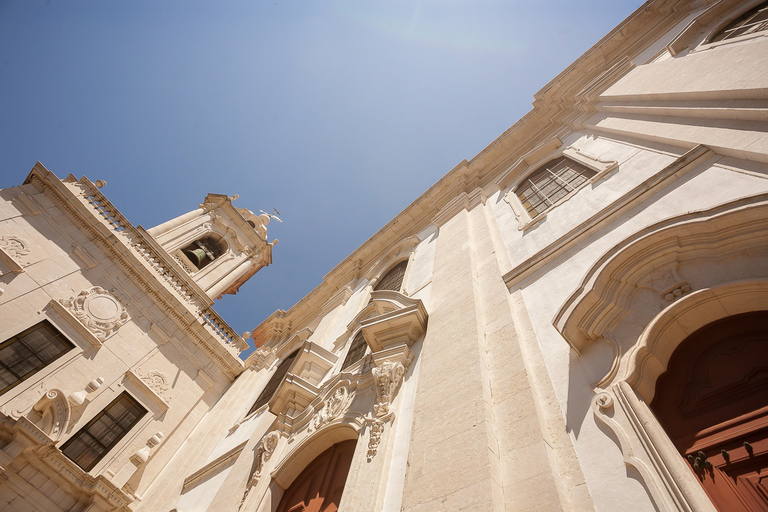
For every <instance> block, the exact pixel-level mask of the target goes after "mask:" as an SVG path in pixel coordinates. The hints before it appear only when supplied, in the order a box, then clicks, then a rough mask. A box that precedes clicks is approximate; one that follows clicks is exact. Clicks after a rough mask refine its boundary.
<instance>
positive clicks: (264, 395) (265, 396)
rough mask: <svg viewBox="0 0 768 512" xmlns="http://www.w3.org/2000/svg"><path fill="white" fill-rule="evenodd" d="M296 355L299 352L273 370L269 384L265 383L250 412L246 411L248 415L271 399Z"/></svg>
mask: <svg viewBox="0 0 768 512" xmlns="http://www.w3.org/2000/svg"><path fill="white" fill-rule="evenodd" d="M298 353H299V351H298V350H297V351H296V352H294V353H293V354H291V355H289V356H288V357H286V358H285V360H283V362H282V363H280V366H278V367H277V370H275V373H274V374H273V375H272V378H271V379H269V382H267V386H266V387H265V388H264V390H263V391H262V392H261V394H260V395H259V398H257V399H256V403H254V404H253V405H252V406H251V410H249V411H248V414H251V413H252V412H254V411H256V409H258V408H259V407H261V406H262V405H264V404H265V403H267V402H269V400H270V399H271V398H272V395H274V394H275V391H277V387H278V386H279V385H280V383H281V382H282V381H283V377H285V374H286V373H288V369H289V368H290V367H291V363H292V362H293V360H294V359H296V355H297V354H298ZM246 416H247V415H246Z"/></svg>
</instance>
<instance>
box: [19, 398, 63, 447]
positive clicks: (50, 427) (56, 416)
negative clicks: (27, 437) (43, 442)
mask: <svg viewBox="0 0 768 512" xmlns="http://www.w3.org/2000/svg"><path fill="white" fill-rule="evenodd" d="M70 415H71V409H70V406H69V404H68V403H67V399H66V398H65V395H64V393H63V392H61V391H60V390H58V389H51V390H49V391H47V392H46V393H45V394H43V396H42V397H40V400H38V401H37V403H36V404H35V406H34V407H33V411H31V412H30V415H29V416H31V417H29V420H30V421H32V422H33V423H35V424H36V425H37V426H38V427H40V430H42V431H43V432H45V433H46V434H47V435H48V437H50V438H51V439H52V440H53V441H58V440H59V439H60V438H61V436H62V434H63V433H64V432H65V431H66V429H67V426H68V425H69V418H70Z"/></svg>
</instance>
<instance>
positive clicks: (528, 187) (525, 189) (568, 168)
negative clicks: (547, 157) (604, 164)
mask: <svg viewBox="0 0 768 512" xmlns="http://www.w3.org/2000/svg"><path fill="white" fill-rule="evenodd" d="M595 174H597V173H596V172H595V171H593V170H592V169H589V168H588V167H585V166H583V165H581V164H580V163H578V162H574V161H573V160H571V159H570V158H567V157H564V156H563V157H560V158H558V159H556V160H552V161H551V162H547V163H546V164H544V165H543V166H541V167H540V168H538V169H537V170H536V171H534V172H533V173H532V174H530V175H529V176H528V177H527V178H525V179H524V180H523V181H522V182H521V183H520V185H518V187H517V196H518V197H519V198H520V202H522V203H523V206H524V207H525V209H526V210H528V213H529V214H530V216H531V218H533V217H536V216H537V215H538V214H540V213H542V212H544V211H545V210H547V209H549V208H550V207H551V206H553V205H554V204H555V203H557V202H558V201H559V200H560V199H562V198H563V197H565V196H567V195H568V194H570V193H571V192H573V191H574V190H576V189H577V188H579V187H580V186H581V185H583V184H584V183H586V181H587V180H588V179H589V178H591V177H592V176H594V175H595Z"/></svg>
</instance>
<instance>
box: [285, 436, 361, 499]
mask: <svg viewBox="0 0 768 512" xmlns="http://www.w3.org/2000/svg"><path fill="white" fill-rule="evenodd" d="M356 443H357V442H356V441H355V440H348V441H342V442H340V443H337V444H335V445H333V446H331V447H330V448H328V449H327V450H325V451H324V452H323V453H321V454H320V455H318V456H317V458H315V460H313V461H312V462H310V463H309V465H307V467H306V468H304V471H302V472H301V474H300V475H299V476H298V477H296V479H295V480H294V481H293V483H291V485H290V486H289V487H288V488H287V489H286V490H285V492H284V493H283V497H282V498H281V500H280V504H279V505H278V506H277V512H336V510H338V508H339V502H341V494H342V492H343V491H344V483H345V482H346V481H347V473H349V467H350V465H351V464H352V456H353V455H354V453H355V445H356Z"/></svg>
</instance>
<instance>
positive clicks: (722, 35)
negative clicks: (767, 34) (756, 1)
mask: <svg viewBox="0 0 768 512" xmlns="http://www.w3.org/2000/svg"><path fill="white" fill-rule="evenodd" d="M763 30H768V2H763V3H761V4H760V5H758V6H757V7H755V8H753V9H750V10H749V11H747V12H745V13H744V14H742V15H741V16H739V17H738V18H736V19H734V20H733V21H731V22H730V23H728V24H727V25H726V26H725V27H723V28H721V29H720V30H719V31H718V32H717V33H716V34H715V35H714V36H712V38H710V40H709V42H710V43H715V42H717V41H725V40H726V39H733V38H734V37H738V36H743V35H744V34H753V33H755V32H762V31H763Z"/></svg>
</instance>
